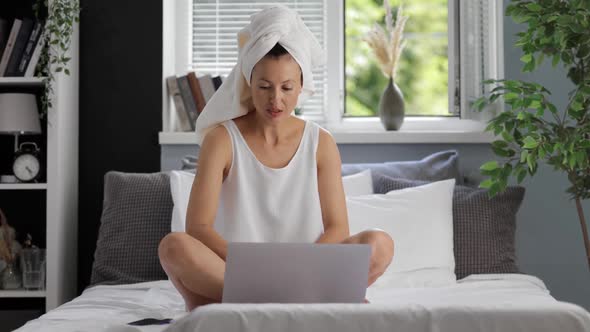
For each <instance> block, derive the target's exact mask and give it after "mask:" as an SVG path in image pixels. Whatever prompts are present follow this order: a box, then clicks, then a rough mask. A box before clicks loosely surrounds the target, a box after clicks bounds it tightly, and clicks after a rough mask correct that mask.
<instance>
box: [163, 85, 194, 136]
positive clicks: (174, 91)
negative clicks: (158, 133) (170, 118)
mask: <svg viewBox="0 0 590 332" xmlns="http://www.w3.org/2000/svg"><path fill="white" fill-rule="evenodd" d="M166 86H167V87H168V94H169V95H170V96H171V97H172V100H173V101H174V106H175V108H176V115H177V116H178V122H177V125H178V127H179V128H178V129H180V130H181V131H190V130H192V127H191V125H190V123H189V120H188V115H187V113H186V110H185V108H184V101H183V100H182V95H181V94H180V89H179V87H178V81H177V79H176V75H173V76H169V77H167V78H166Z"/></svg>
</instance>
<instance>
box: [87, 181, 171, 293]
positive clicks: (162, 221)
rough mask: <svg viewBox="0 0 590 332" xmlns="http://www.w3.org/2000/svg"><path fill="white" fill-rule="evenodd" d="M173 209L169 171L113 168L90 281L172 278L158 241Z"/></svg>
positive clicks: (105, 188) (105, 281)
mask: <svg viewBox="0 0 590 332" xmlns="http://www.w3.org/2000/svg"><path fill="white" fill-rule="evenodd" d="M172 208H173V203H172V195H171V194H170V180H169V175H168V174H167V173H163V172H159V173H122V172H108V173H107V174H106V175H105V185H104V202H103V211H102V217H101V220H100V222H101V224H100V229H99V232H98V240H97V242H96V251H95V252H94V263H93V265H92V276H91V280H90V285H97V284H108V285H117V284H128V283H137V282H144V281H151V280H162V279H167V276H166V273H165V272H164V270H163V269H162V267H161V265H160V260H159V258H158V245H159V244H160V240H161V239H162V238H163V237H164V236H165V235H166V234H168V233H169V232H170V220H171V218H172Z"/></svg>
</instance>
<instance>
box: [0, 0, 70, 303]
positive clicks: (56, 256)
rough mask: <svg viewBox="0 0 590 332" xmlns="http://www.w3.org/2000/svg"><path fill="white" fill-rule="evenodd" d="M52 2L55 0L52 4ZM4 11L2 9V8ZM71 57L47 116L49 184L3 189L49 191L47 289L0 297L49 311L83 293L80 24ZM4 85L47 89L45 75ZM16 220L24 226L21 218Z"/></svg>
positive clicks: (1, 82)
mask: <svg viewBox="0 0 590 332" xmlns="http://www.w3.org/2000/svg"><path fill="white" fill-rule="evenodd" d="M51 2H52V1H51V0H50V1H49V3H50V5H51ZM0 7H1V6H0ZM71 40H72V43H71V47H70V51H69V54H68V55H67V56H68V57H70V58H71V60H70V62H69V63H68V68H69V70H70V75H69V76H68V75H65V74H64V73H57V74H56V75H55V82H54V84H53V90H54V95H53V97H52V103H53V106H52V107H51V108H49V109H48V113H47V121H48V125H47V151H45V153H46V155H47V163H46V165H45V166H46V178H47V183H33V184H24V183H11V184H7V183H4V184H0V190H44V191H45V192H46V195H45V199H46V206H47V210H46V220H45V223H44V224H43V225H39V227H45V233H46V241H45V242H46V254H47V263H46V268H47V270H46V273H45V276H46V284H45V290H42V291H34V290H24V289H21V290H0V298H45V310H46V311H49V310H51V309H54V308H56V307H57V306H59V305H61V304H63V303H65V302H67V301H69V300H71V299H72V298H74V297H75V296H76V294H77V274H78V270H77V265H78V264H77V260H78V257H77V253H78V87H79V84H78V81H79V70H78V68H79V61H78V59H79V57H78V53H79V26H78V24H76V25H75V28H74V33H73V35H72V38H71ZM0 87H19V88H21V87H23V88H32V89H33V90H32V91H35V89H36V88H37V87H38V88H43V78H41V77H0ZM12 219H13V220H15V221H14V222H11V224H13V226H15V227H18V222H17V221H16V220H17V218H12Z"/></svg>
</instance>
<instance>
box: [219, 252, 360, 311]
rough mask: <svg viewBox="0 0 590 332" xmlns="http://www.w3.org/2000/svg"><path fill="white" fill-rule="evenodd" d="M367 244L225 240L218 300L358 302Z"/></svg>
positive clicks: (247, 301)
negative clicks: (223, 268)
mask: <svg viewBox="0 0 590 332" xmlns="http://www.w3.org/2000/svg"><path fill="white" fill-rule="evenodd" d="M370 254H371V249H370V246H369V245H366V244H316V243H235V242H234V243H228V251H227V257H226V267H225V279H224V287H223V298H222V302H228V303H361V302H362V301H363V299H364V297H365V293H366V290H367V283H368V275H369V258H370Z"/></svg>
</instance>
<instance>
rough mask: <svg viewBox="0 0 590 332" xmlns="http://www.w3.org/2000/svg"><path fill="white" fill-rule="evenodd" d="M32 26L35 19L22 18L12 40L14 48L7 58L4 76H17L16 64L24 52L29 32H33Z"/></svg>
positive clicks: (17, 64)
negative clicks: (14, 38) (13, 40)
mask: <svg viewBox="0 0 590 332" xmlns="http://www.w3.org/2000/svg"><path fill="white" fill-rule="evenodd" d="M34 26H35V21H33V19H31V18H28V17H26V18H24V19H23V20H22V24H21V26H20V29H19V31H18V35H17V37H16V40H15V42H14V48H13V49H12V54H10V59H9V60H8V65H7V66H6V71H5V72H4V76H7V77H8V76H19V75H18V66H19V64H20V60H21V59H22V56H23V54H24V52H25V48H26V47H27V44H28V42H29V37H30V36H31V32H33V27H34Z"/></svg>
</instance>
